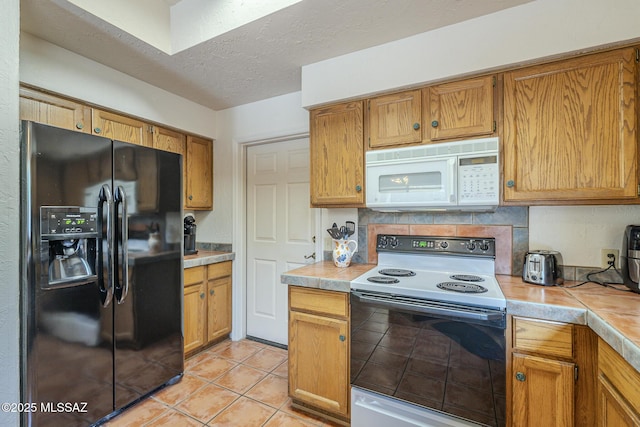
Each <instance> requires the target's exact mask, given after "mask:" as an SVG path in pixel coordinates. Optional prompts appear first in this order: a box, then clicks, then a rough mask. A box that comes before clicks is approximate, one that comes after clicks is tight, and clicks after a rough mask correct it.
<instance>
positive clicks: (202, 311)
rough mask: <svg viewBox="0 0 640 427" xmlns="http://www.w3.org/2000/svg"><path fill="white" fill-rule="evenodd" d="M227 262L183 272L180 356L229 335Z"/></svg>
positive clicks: (229, 313) (229, 268)
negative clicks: (182, 324)
mask: <svg viewBox="0 0 640 427" xmlns="http://www.w3.org/2000/svg"><path fill="white" fill-rule="evenodd" d="M231 272H232V267H231V261H224V262H221V263H217V264H209V265H208V266H199V267H191V268H186V269H185V270H184V353H185V355H187V356H189V355H191V354H193V353H196V352H197V351H199V350H201V349H202V348H204V347H206V346H208V345H209V344H211V343H214V342H216V341H217V340H218V339H219V338H222V337H224V336H226V335H228V334H229V333H230V332H231V286H232V281H231Z"/></svg>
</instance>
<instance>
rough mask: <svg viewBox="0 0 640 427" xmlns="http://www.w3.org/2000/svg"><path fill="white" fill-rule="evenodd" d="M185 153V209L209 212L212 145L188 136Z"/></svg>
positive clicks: (211, 184)
mask: <svg viewBox="0 0 640 427" xmlns="http://www.w3.org/2000/svg"><path fill="white" fill-rule="evenodd" d="M186 151H187V155H186V157H187V159H186V162H185V168H186V171H185V174H186V178H185V181H186V185H185V189H186V193H185V207H186V208H188V209H198V210H206V209H208V210H211V209H213V143H212V141H210V140H207V139H203V138H197V137H195V136H188V137H187V148H186Z"/></svg>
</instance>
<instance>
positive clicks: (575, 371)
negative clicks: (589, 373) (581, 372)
mask: <svg viewBox="0 0 640 427" xmlns="http://www.w3.org/2000/svg"><path fill="white" fill-rule="evenodd" d="M573 379H575V380H576V381H578V367H577V366H574V367H573Z"/></svg>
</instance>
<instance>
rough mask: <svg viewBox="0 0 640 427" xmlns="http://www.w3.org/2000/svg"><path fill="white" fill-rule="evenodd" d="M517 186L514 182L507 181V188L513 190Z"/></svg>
mask: <svg viewBox="0 0 640 427" xmlns="http://www.w3.org/2000/svg"><path fill="white" fill-rule="evenodd" d="M515 186H516V183H515V181H514V180H512V179H510V180H509V181H507V187H509V188H513V187H515Z"/></svg>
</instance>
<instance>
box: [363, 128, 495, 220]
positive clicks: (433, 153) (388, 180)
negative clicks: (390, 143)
mask: <svg viewBox="0 0 640 427" xmlns="http://www.w3.org/2000/svg"><path fill="white" fill-rule="evenodd" d="M499 153H500V149H499V140H498V138H482V139H473V140H468V141H456V142H446V143H440V144H430V145H424V146H415V147H405V148H391V149H386V150H373V151H368V152H367V153H366V160H365V167H366V174H367V181H366V182H367V191H366V197H367V199H366V205H367V207H368V208H370V209H373V210H378V211H405V210H413V211H429V210H459V211H493V210H495V209H496V207H497V206H498V203H499V200H500V187H499V184H500V169H499V164H500V163H499Z"/></svg>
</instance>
